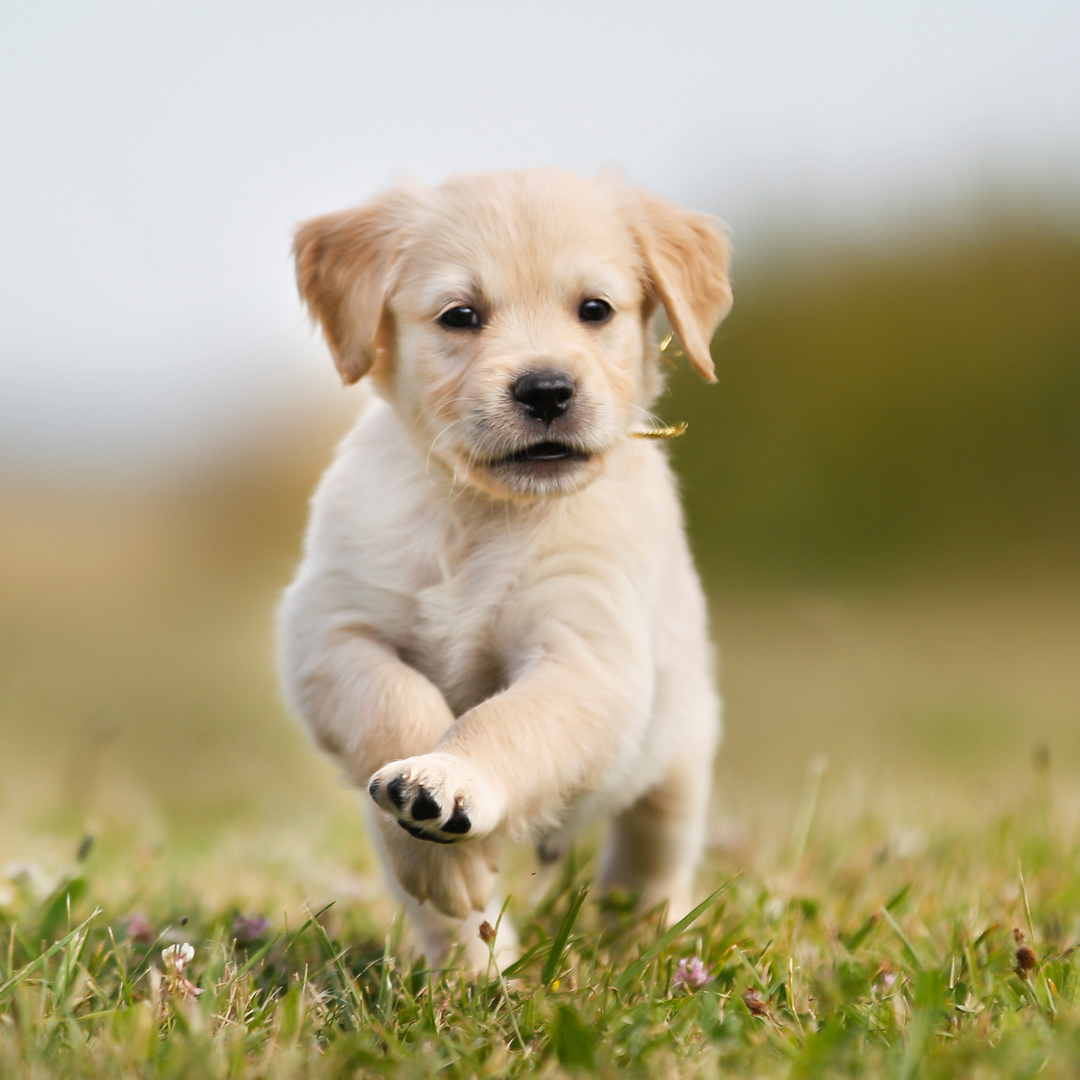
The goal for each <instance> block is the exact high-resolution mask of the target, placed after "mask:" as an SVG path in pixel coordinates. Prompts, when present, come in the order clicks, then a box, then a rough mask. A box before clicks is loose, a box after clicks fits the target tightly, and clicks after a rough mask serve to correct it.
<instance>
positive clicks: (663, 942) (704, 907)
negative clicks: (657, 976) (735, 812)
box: [615, 874, 739, 994]
mask: <svg viewBox="0 0 1080 1080" xmlns="http://www.w3.org/2000/svg"><path fill="white" fill-rule="evenodd" d="M738 877H739V875H738V874H736V875H735V877H733V878H729V879H728V880H727V881H725V882H724V884H723V885H721V886H720V888H719V889H717V890H716V892H714V893H713V894H712V895H711V896H709V897H707V898H706V899H704V900H702V902H701V903H700V904H698V906H697V907H696V908H694V909H693V911H691V912H690V913H689V914H687V915H685V916H683V918H681V919H680V920H679V921H678V922H677V923H676V924H675V925H674V926H673V927H671V929H670V930H668V931H667V932H666V933H665V934H663V935H662V936H661V937H660V938H658V939H657V940H656V941H654V942H653V943H652V945H650V946H649V947H648V948H647V949H646V950H645V951H644V952H643V953H642V954H641V956H640V957H638V959H637V960H635V961H634V962H633V963H632V964H631V965H630V966H629V967H628V968H627V969H626V970H625V971H624V972H623V973H622V974H621V975H620V976H619V977H618V978H617V979H616V980H615V989H616V990H617V991H618V992H619V993H620V994H625V993H626V991H627V989H628V988H629V987H630V985H631V984H632V983H633V982H634V981H635V980H636V979H638V978H639V977H640V976H641V974H642V973H643V972H644V971H645V969H646V968H647V967H648V966H649V964H651V963H652V962H653V960H655V959H656V957H657V956H659V955H660V953H661V952H663V951H664V949H666V948H667V947H668V946H669V945H670V944H671V943H672V942H673V941H674V940H675V939H676V938H677V937H678V936H679V935H680V934H681V933H682V932H683V931H684V930H685V929H687V927H689V926H690V925H691V923H693V922H694V921H695V920H696V919H697V917H698V916H699V915H701V914H703V913H704V912H705V911H708V909H709V908H710V907H712V905H713V904H715V903H716V901H717V900H718V899H719V898H720V896H721V895H722V894H723V893H725V892H726V891H727V890H728V888H729V887H730V886H731V885H732V884H733V883H734V882H735V881H736V880H737V879H738Z"/></svg>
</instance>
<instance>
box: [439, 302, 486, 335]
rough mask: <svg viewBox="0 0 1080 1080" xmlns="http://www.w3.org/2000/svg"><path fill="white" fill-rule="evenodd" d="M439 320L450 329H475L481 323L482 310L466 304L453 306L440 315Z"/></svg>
mask: <svg viewBox="0 0 1080 1080" xmlns="http://www.w3.org/2000/svg"><path fill="white" fill-rule="evenodd" d="M439 322H440V323H442V325H443V326H445V327H446V328H447V329H449V330H475V329H476V328H477V327H478V326H479V325H480V312H479V311H477V310H476V308H471V307H465V306H464V305H462V306H461V307H452V308H450V310H449V311H444V312H443V313H442V314H441V315H440V316H439Z"/></svg>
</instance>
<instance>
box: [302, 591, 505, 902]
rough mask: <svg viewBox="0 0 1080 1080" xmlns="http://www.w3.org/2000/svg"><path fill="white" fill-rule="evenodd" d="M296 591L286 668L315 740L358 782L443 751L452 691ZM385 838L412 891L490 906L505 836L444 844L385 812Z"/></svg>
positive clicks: (425, 897) (394, 868)
mask: <svg viewBox="0 0 1080 1080" xmlns="http://www.w3.org/2000/svg"><path fill="white" fill-rule="evenodd" d="M295 599H296V598H295V597H290V601H291V602H290V603H287V605H286V607H285V609H284V610H283V626H282V629H283V635H282V646H283V648H282V668H283V674H284V676H285V682H286V689H287V690H288V692H289V696H290V698H291V699H292V704H293V706H294V708H295V710H296V711H297V713H299V715H300V716H301V717H302V718H303V719H304V721H305V722H306V723H307V725H308V727H309V728H310V730H311V733H312V735H313V736H314V738H315V740H316V741H317V742H318V743H319V744H320V745H321V746H322V747H323V749H325V750H327V751H328V752H329V753H330V754H332V755H333V756H334V758H336V759H337V761H338V762H339V763H340V764H341V766H342V767H343V769H344V771H345V772H346V774H347V775H348V776H349V778H350V779H351V780H352V781H353V782H354V783H356V784H357V786H362V787H366V786H367V785H368V781H369V778H370V777H371V774H372V772H373V770H375V769H376V768H378V767H379V766H380V765H383V764H384V763H385V762H387V761H393V760H396V759H399V758H403V757H407V756H409V755H418V754H424V753H427V752H429V751H432V750H434V749H435V747H436V745H437V744H438V742H439V739H440V738H441V737H442V736H443V735H444V734H445V733H446V731H447V730H449V728H450V727H451V725H452V724H453V722H454V715H453V713H452V712H451V710H450V707H449V706H448V705H447V703H446V700H445V698H444V697H443V696H442V694H441V693H440V692H439V690H438V688H437V687H435V686H434V685H433V684H432V683H431V682H430V681H429V680H428V679H426V678H425V677H424V676H423V675H422V674H421V673H420V672H419V671H417V670H416V669H415V668H413V667H410V666H409V665H408V664H405V663H404V662H403V661H402V660H401V659H400V658H399V657H398V656H397V655H396V653H394V652H393V651H392V650H391V649H389V648H388V647H387V646H386V645H384V644H383V643H382V642H381V641H380V640H379V639H378V637H377V636H376V635H375V634H374V633H373V632H372V631H371V630H369V629H368V628H366V627H364V626H362V625H350V626H343V627H336V628H330V629H326V628H324V627H322V626H319V625H315V626H313V625H312V624H311V621H310V616H309V613H308V612H309V608H308V607H307V606H305V605H304V604H302V603H298V602H295ZM380 818H381V819H382V820H380V822H379V827H378V837H377V841H378V845H379V847H380V849H381V852H382V854H383V856H384V858H385V861H386V863H387V864H388V865H387V868H388V870H389V871H390V873H391V874H392V875H393V877H394V879H395V880H396V881H397V883H398V884H399V885H400V886H401V888H402V889H404V890H405V892H407V893H408V894H409V895H411V896H413V897H415V898H416V899H417V900H419V901H421V902H425V901H430V902H431V903H432V904H433V905H434V906H435V907H436V908H438V909H439V911H441V912H443V913H444V914H446V915H449V916H454V917H455V918H458V919H464V918H466V917H467V916H468V915H469V913H470V912H471V911H473V910H483V909H484V907H485V905H486V904H487V903H488V900H489V898H490V896H491V893H492V889H493V887H494V881H495V878H494V869H495V859H496V855H497V851H496V846H495V842H494V841H492V843H491V844H488V845H472V846H470V848H469V849H467V850H450V849H446V848H436V847H434V845H432V844H429V843H424V842H422V841H421V840H418V839H416V838H415V837H414V836H410V835H407V834H406V833H405V832H403V831H402V830H401V829H399V828H397V827H396V826H395V825H394V823H393V822H392V821H390V820H389V819H386V818H382V815H380Z"/></svg>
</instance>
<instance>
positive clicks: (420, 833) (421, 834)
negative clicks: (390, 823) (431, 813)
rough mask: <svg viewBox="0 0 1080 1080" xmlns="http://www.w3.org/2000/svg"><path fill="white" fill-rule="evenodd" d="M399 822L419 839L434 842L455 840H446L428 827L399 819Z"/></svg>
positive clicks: (450, 842)
mask: <svg viewBox="0 0 1080 1080" xmlns="http://www.w3.org/2000/svg"><path fill="white" fill-rule="evenodd" d="M397 823H398V824H399V825H400V826H401V827H402V828H403V829H404V830H405V831H406V832H407V833H408V834H409V835H410V836H415V837H416V839H417V840H430V841H431V842H432V843H433V844H452V843H453V840H446V839H444V838H443V837H441V836H434V835H433V834H432V833H429V832H428V831H427V830H426V829H421V828H420V826H419V825H413V824H412V823H411V822H408V821H402V820H401V819H400V818H398V819H397Z"/></svg>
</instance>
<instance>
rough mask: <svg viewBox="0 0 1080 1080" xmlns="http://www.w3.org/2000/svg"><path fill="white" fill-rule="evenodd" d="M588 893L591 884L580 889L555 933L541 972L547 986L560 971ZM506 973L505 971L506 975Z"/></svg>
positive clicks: (541, 978)
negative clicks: (564, 954)
mask: <svg viewBox="0 0 1080 1080" xmlns="http://www.w3.org/2000/svg"><path fill="white" fill-rule="evenodd" d="M588 895H589V886H588V885H582V887H581V888H580V889H579V890H578V894H577V896H575V897H574V899H573V902H572V903H571V904H570V907H569V908H568V909H567V912H566V917H565V918H564V919H563V921H562V925H561V926H560V927H559V932H558V933H557V934H556V935H555V940H554V941H553V942H552V943H551V951H550V952H549V953H548V957H547V960H546V961H545V963H544V970H543V971H542V972H541V973H540V981H541V982H542V983H543V984H544V985H545V986H547V985H548V984H550V982H551V981H552V979H554V978H555V976H556V974H557V973H558V970H559V965H560V964H561V963H562V958H563V953H564V951H565V950H566V943H567V942H568V941H569V940H570V934H571V933H572V932H573V929H574V923H576V922H577V918H578V915H579V914H580V913H581V908H582V905H583V904H584V903H585V897H586V896H588ZM505 975H506V973H505V972H503V976H504V977H505Z"/></svg>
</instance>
